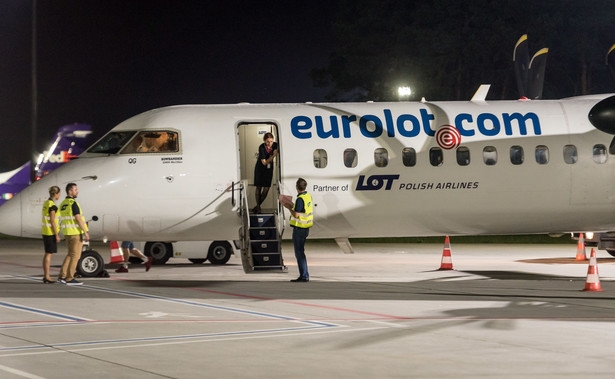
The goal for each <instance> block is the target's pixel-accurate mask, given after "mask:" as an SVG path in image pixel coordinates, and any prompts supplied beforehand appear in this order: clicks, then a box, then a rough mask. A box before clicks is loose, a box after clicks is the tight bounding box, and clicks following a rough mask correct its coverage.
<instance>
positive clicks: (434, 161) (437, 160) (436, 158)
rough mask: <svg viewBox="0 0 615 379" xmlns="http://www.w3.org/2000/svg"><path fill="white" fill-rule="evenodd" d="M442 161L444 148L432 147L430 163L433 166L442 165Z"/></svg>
mask: <svg viewBox="0 0 615 379" xmlns="http://www.w3.org/2000/svg"><path fill="white" fill-rule="evenodd" d="M442 161H444V156H443V154H442V149H440V148H439V147H432V148H431V149H429V163H431V165H432V166H436V167H438V166H442Z"/></svg>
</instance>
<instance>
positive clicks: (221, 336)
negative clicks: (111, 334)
mask: <svg viewBox="0 0 615 379" xmlns="http://www.w3.org/2000/svg"><path fill="white" fill-rule="evenodd" d="M385 328H386V327H384V326H374V327H366V328H340V329H338V328H334V329H331V328H326V329H323V327H319V326H308V327H304V328H288V329H277V330H276V329H271V330H262V331H249V332H234V333H232V332H226V333H218V334H217V335H216V334H211V337H214V338H206V339H193V340H187V339H186V338H188V337H189V336H183V337H184V339H182V340H181V341H180V340H177V337H174V336H168V337H158V341H160V342H157V343H141V344H131V345H120V346H95V347H87V346H88V345H87V344H86V343H85V342H82V343H75V344H62V345H46V346H33V347H32V348H36V349H37V351H29V352H19V351H17V352H13V353H8V352H10V351H11V350H12V351H16V350H18V349H19V350H23V349H25V347H22V348H6V349H0V358H5V357H18V356H28V355H42V354H58V353H78V352H84V351H96V350H117V349H136V348H148V347H157V346H168V345H180V344H188V343H207V342H220V341H241V340H250V339H256V338H277V337H292V336H303V335H306V334H308V335H310V336H311V335H315V334H330V333H349V332H364V331H372V330H380V329H385ZM293 329H294V330H293ZM304 331H311V332H309V333H305V332H304ZM277 332H284V334H276V333H277ZM288 332H292V333H288ZM257 333H260V334H257ZM203 336H206V335H203ZM173 338H174V340H171V339H173ZM194 338H202V337H198V336H197V335H195V337H194ZM164 339H169V340H168V341H165V340H164ZM132 341H134V342H147V341H146V340H145V339H139V338H136V339H124V340H116V341H115V342H132ZM113 342H114V341H112V340H109V342H107V343H113ZM77 344H80V345H81V346H83V347H82V348H78V347H77V348H75V349H58V348H57V347H71V346H74V345H77ZM97 344H100V342H99V343H97ZM91 345H94V343H92V344H91ZM42 348H56V349H55V350H49V351H41V349H42ZM3 351H6V352H7V353H8V354H2V352H3Z"/></svg>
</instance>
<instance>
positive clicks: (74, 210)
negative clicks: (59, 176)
mask: <svg viewBox="0 0 615 379" xmlns="http://www.w3.org/2000/svg"><path fill="white" fill-rule="evenodd" d="M77 195H79V189H78V188H77V185H76V184H75V183H68V184H67V185H66V199H64V201H63V202H62V204H60V216H61V221H60V223H61V225H62V234H64V238H65V239H66V246H67V248H68V254H67V255H66V258H64V263H62V269H61V270H60V277H59V278H58V281H59V282H60V283H62V284H67V285H69V286H78V285H81V284H83V283H81V282H80V281H77V280H76V279H75V271H76V269H77V263H79V258H81V249H82V248H83V241H89V240H90V235H89V234H88V227H87V225H86V224H85V220H84V217H83V212H82V211H81V207H80V206H79V203H77V201H76V200H75V199H77Z"/></svg>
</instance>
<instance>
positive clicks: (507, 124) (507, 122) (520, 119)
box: [502, 112, 542, 136]
mask: <svg viewBox="0 0 615 379" xmlns="http://www.w3.org/2000/svg"><path fill="white" fill-rule="evenodd" d="M502 118H503V119H504V130H505V131H506V135H509V136H510V135H512V134H513V132H512V123H511V121H512V120H516V121H517V124H518V125H519V133H521V135H522V136H524V135H527V128H526V127H525V121H526V120H527V119H530V120H532V123H533V124H534V134H535V135H537V136H539V135H541V134H542V131H541V130H540V120H539V119H538V116H537V115H536V113H532V112H530V113H528V114H526V115H525V116H523V115H522V114H521V113H518V112H516V113H513V114H508V113H502Z"/></svg>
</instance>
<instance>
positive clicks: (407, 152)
mask: <svg viewBox="0 0 615 379" xmlns="http://www.w3.org/2000/svg"><path fill="white" fill-rule="evenodd" d="M401 161H402V162H403V164H404V166H406V167H414V166H415V165H416V150H414V149H413V148H411V147H405V148H404V149H403V150H402V151H401Z"/></svg>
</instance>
